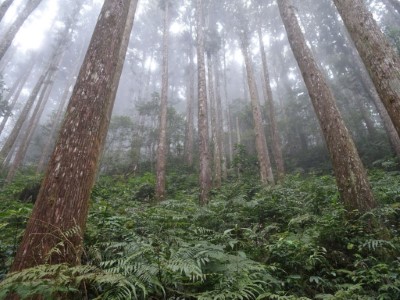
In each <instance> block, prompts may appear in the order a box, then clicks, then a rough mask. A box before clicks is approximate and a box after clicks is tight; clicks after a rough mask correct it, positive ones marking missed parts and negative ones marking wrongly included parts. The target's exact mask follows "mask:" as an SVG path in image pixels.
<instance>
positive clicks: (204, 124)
mask: <svg viewBox="0 0 400 300" xmlns="http://www.w3.org/2000/svg"><path fill="white" fill-rule="evenodd" d="M196 3H197V7H196V20H197V72H198V101H199V109H198V130H199V152H200V176H199V180H200V195H199V201H200V204H201V205H205V204H207V203H208V201H209V194H210V190H211V167H210V151H209V146H208V111H207V84H206V67H205V63H204V31H203V1H202V0H197V1H196Z"/></svg>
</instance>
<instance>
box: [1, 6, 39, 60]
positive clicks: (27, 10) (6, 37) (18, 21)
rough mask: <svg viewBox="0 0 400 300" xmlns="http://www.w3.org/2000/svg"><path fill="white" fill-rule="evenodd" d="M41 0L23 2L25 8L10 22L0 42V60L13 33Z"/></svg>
mask: <svg viewBox="0 0 400 300" xmlns="http://www.w3.org/2000/svg"><path fill="white" fill-rule="evenodd" d="M41 2H42V0H28V2H27V3H26V4H25V8H24V9H23V11H22V12H21V13H19V14H18V17H17V19H16V20H15V21H14V23H13V24H11V26H10V28H9V29H8V31H7V32H6V33H5V35H4V37H3V40H2V41H1V42H0V60H2V58H3V57H4V54H6V52H7V50H8V48H9V47H10V46H11V43H12V41H13V40H14V37H15V35H16V34H17V33H18V31H19V29H20V28H21V26H22V24H24V22H25V21H26V19H28V17H29V16H30V14H31V13H32V12H33V11H34V10H35V9H36V8H37V7H38V6H39V4H40V3H41Z"/></svg>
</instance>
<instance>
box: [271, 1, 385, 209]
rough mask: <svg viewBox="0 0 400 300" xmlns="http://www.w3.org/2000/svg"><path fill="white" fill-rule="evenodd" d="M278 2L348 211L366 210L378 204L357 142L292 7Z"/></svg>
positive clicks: (286, 2) (288, 3)
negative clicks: (359, 154) (354, 140)
mask: <svg viewBox="0 0 400 300" xmlns="http://www.w3.org/2000/svg"><path fill="white" fill-rule="evenodd" d="M278 5H279V11H280V14H281V17H282V20H283V23H284V25H285V28H286V31H287V34H288V39H289V42H290V46H291V48H292V51H293V53H294V55H295V57H296V60H297V63H298V65H299V67H300V70H301V72H302V74H303V78H304V81H305V84H306V86H307V89H308V93H309V95H310V98H311V101H312V104H313V106H314V110H315V113H316V114H317V117H318V120H319V122H320V125H321V128H322V131H323V134H324V137H325V141H326V143H327V146H328V150H329V153H330V156H331V160H332V165H333V169H334V172H335V177H336V182H337V185H338V189H339V193H340V195H341V197H342V199H343V201H344V204H345V207H346V209H347V210H348V211H353V210H355V209H358V210H359V211H360V212H366V211H368V210H370V209H372V208H374V207H375V206H376V205H377V203H376V202H375V199H374V196H373V194H372V191H371V188H370V185H369V182H368V179H367V174H366V172H365V170H364V167H363V165H362V162H361V160H360V157H359V156H358V153H357V150H356V148H355V145H354V142H353V140H352V138H351V136H350V134H349V132H348V130H347V128H346V126H345V125H344V122H343V120H342V117H341V115H340V112H339V110H338V108H337V106H336V103H335V100H334V98H333V94H332V91H331V89H330V88H329V87H328V85H327V83H326V80H325V78H324V76H323V73H322V71H321V70H320V69H319V67H318V65H317V63H316V62H315V60H314V58H313V55H312V52H311V50H310V49H309V48H308V47H307V44H306V41H305V39H304V36H303V34H302V31H301V29H300V26H299V23H298V21H297V17H296V15H295V13H294V9H293V6H291V5H290V2H289V1H288V0H279V1H278Z"/></svg>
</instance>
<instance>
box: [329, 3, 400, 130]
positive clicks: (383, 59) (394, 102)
mask: <svg viewBox="0 0 400 300" xmlns="http://www.w3.org/2000/svg"><path fill="white" fill-rule="evenodd" d="M334 2H335V5H336V7H337V9H338V11H339V13H340V15H341V17H342V19H343V22H344V23H345V25H346V27H347V29H348V31H349V33H350V36H351V38H352V39H353V41H354V44H355V45H356V48H357V50H358V53H359V54H360V56H361V58H362V60H363V61H364V64H365V66H366V68H367V70H368V72H369V74H370V76H371V79H372V81H373V82H374V84H375V87H376V90H377V91H378V94H379V96H380V98H381V100H382V102H383V104H384V105H385V107H386V110H387V111H388V113H389V116H390V118H391V119H392V122H393V125H394V126H395V128H396V131H397V133H398V134H399V135H400V58H399V56H398V55H397V54H396V53H395V51H394V49H393V48H392V46H391V45H390V43H389V41H388V40H387V38H386V37H385V35H384V33H383V32H381V31H380V28H379V26H378V24H377V23H376V22H375V20H374V19H373V17H372V14H371V13H370V12H369V11H368V9H367V8H366V6H365V5H364V3H363V1H362V0H353V1H348V0H334Z"/></svg>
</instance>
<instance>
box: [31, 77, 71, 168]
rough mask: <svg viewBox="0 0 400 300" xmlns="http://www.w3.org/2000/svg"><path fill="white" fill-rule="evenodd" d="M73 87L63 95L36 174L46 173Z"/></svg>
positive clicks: (68, 87) (67, 89) (68, 86)
mask: <svg viewBox="0 0 400 300" xmlns="http://www.w3.org/2000/svg"><path fill="white" fill-rule="evenodd" d="M70 81H75V80H74V78H73V77H72V78H71V79H70ZM71 86H73V82H71V84H68V85H67V87H66V88H65V90H64V92H63V95H62V96H61V102H60V104H59V106H58V109H57V112H56V116H55V118H54V124H53V125H52V126H51V130H50V133H49V135H48V137H47V140H46V145H45V146H44V148H43V151H42V154H41V155H40V159H39V163H38V165H37V168H36V173H37V174H39V173H41V172H43V171H44V166H45V164H46V160H47V159H48V156H49V153H50V150H51V146H52V145H53V141H54V139H55V135H56V133H57V131H58V128H59V125H60V124H61V123H62V115H63V112H64V108H65V104H66V103H67V100H68V96H69V95H70V92H69V89H70V87H71Z"/></svg>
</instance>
